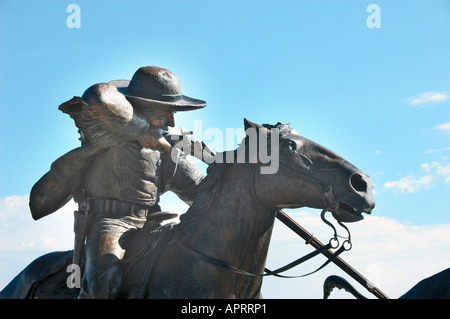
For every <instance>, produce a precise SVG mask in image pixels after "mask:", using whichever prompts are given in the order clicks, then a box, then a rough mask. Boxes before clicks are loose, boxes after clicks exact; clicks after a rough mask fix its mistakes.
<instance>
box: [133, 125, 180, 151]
mask: <svg viewBox="0 0 450 319" xmlns="http://www.w3.org/2000/svg"><path fill="white" fill-rule="evenodd" d="M137 141H138V142H139V144H141V146H142V147H146V148H151V149H152V150H155V151H160V152H170V151H171V150H172V146H171V145H170V144H169V142H167V140H166V139H165V137H164V136H163V135H162V131H161V129H159V128H154V129H148V130H147V131H146V132H145V133H144V134H143V135H142V136H140V137H139V138H138V140H137Z"/></svg>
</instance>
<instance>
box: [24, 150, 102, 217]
mask: <svg viewBox="0 0 450 319" xmlns="http://www.w3.org/2000/svg"><path fill="white" fill-rule="evenodd" d="M101 151H102V149H101V148H98V147H96V146H93V145H92V144H87V145H85V146H83V147H79V148H76V149H74V150H72V151H70V152H68V153H66V154H64V155H63V156H61V157H60V158H58V159H57V160H56V161H55V162H53V164H52V165H51V168H50V170H49V171H48V172H47V173H46V174H45V175H44V176H42V178H41V179H40V180H39V181H38V182H37V183H36V184H35V185H34V186H33V188H32V189H31V193H30V210H31V215H32V217H33V219H35V220H38V219H40V218H42V217H44V216H46V215H49V214H51V213H53V212H55V211H56V210H58V209H59V208H61V207H62V206H64V205H65V204H66V203H67V202H68V201H69V200H70V199H71V198H72V197H73V193H74V192H75V190H77V189H78V188H79V187H80V186H81V180H82V176H83V174H84V172H85V171H86V169H87V168H88V167H89V166H90V164H91V162H92V160H93V159H94V158H95V157H96V156H97V155H98V154H99V153H100V152H101Z"/></svg>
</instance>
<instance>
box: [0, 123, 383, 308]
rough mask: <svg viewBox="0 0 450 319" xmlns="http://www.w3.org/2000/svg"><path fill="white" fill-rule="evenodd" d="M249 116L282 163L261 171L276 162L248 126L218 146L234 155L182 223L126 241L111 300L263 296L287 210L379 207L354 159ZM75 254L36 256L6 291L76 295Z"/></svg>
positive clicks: (341, 212)
mask: <svg viewBox="0 0 450 319" xmlns="http://www.w3.org/2000/svg"><path fill="white" fill-rule="evenodd" d="M244 123H245V128H246V132H249V131H250V130H252V129H253V130H255V131H256V132H257V133H258V134H256V136H259V137H258V139H260V138H261V136H266V142H267V148H268V149H269V150H270V151H271V152H272V155H273V154H275V153H274V152H276V155H277V163H276V164H277V165H278V170H277V171H276V172H274V173H271V174H263V173H261V169H262V168H264V167H265V166H267V162H266V163H265V162H264V161H261V160H260V158H261V154H260V152H261V149H259V148H254V150H255V149H256V157H254V156H253V159H256V160H250V159H251V157H252V154H251V153H252V152H251V149H252V147H251V146H252V145H251V143H249V142H251V141H250V137H251V136H250V134H248V133H247V136H246V137H245V138H244V140H243V142H242V143H241V144H240V145H239V146H238V148H237V149H236V150H233V151H226V152H223V153H218V154H216V158H218V157H217V156H223V158H227V159H230V158H232V157H234V159H235V161H234V162H232V163H230V161H222V162H221V161H215V162H214V163H212V164H211V165H210V166H209V167H208V170H207V176H206V177H205V179H204V180H203V181H202V183H201V185H200V189H199V192H198V195H197V197H196V199H195V201H194V203H193V204H192V206H191V207H190V208H189V209H188V211H187V212H186V213H184V214H183V215H181V217H180V222H179V223H177V224H174V223H169V224H166V225H164V226H160V227H157V228H155V227H153V226H152V227H150V228H147V227H146V226H144V227H143V228H142V229H141V230H138V231H135V233H134V234H131V235H130V234H129V235H128V236H126V237H125V238H124V239H123V245H124V247H126V248H127V252H126V254H125V256H124V259H123V260H122V261H119V262H117V263H116V264H115V265H114V267H120V269H121V273H122V274H123V275H122V278H121V285H120V288H119V289H118V290H117V292H116V293H115V294H114V295H113V296H111V298H220V299H223V298H249V299H251V298H261V297H262V295H261V286H262V281H263V277H264V276H263V275H262V274H263V273H264V269H265V263H266V257H267V253H268V248H269V244H270V239H271V234H272V229H273V225H274V222H275V216H276V213H277V211H278V210H280V209H283V208H299V207H305V206H306V207H311V208H317V209H322V210H324V211H325V210H326V211H331V212H332V214H333V216H334V218H335V219H337V220H338V221H339V222H355V221H360V220H361V219H363V216H362V213H367V214H370V213H371V211H372V210H373V208H374V206H375V202H374V197H373V193H372V187H373V184H372V182H371V180H370V178H369V177H368V176H367V175H366V174H364V173H362V172H361V171H360V170H359V169H358V168H356V167H355V166H354V165H352V164H351V163H349V162H348V161H347V160H345V159H344V158H342V157H340V156H339V155H337V154H336V153H334V152H332V151H330V150H328V149H327V148H325V147H323V146H321V145H319V144H317V143H315V142H313V141H311V140H308V139H306V138H305V137H302V136H301V135H300V134H299V133H298V132H297V131H295V130H294V129H292V128H290V126H289V124H280V123H277V124H276V125H258V124H255V123H252V122H250V121H247V120H244ZM261 133H264V134H261ZM252 136H253V135H252ZM269 137H270V138H269ZM274 137H275V138H276V139H274ZM274 141H276V145H274ZM266 151H267V150H266ZM242 154H244V155H243V156H241V157H240V155H242ZM253 155H255V154H253ZM238 158H241V159H242V158H245V160H243V161H239V160H236V159H238ZM272 158H275V157H274V156H273V157H272ZM272 164H273V163H272ZM162 214H163V215H164V213H162ZM155 220H156V222H158V217H157V216H156V217H155ZM155 220H153V221H152V223H153V224H154V223H155ZM71 253H72V252H71V251H68V252H53V253H50V254H47V255H44V256H41V257H40V258H38V259H36V260H35V261H33V262H32V263H31V264H30V265H29V266H28V267H27V268H25V269H24V270H23V271H22V272H21V273H20V274H19V275H17V276H16V278H15V279H14V280H13V281H12V282H11V283H10V284H9V285H8V286H7V287H5V288H4V290H3V291H2V292H1V293H0V297H1V298H76V297H77V295H78V289H77V288H76V287H75V288H68V284H67V278H68V276H69V274H68V273H67V272H66V271H67V270H66V267H67V266H68V265H69V264H70V262H71V258H72V255H71ZM99 275H100V276H101V274H99ZM105 280H107V278H105Z"/></svg>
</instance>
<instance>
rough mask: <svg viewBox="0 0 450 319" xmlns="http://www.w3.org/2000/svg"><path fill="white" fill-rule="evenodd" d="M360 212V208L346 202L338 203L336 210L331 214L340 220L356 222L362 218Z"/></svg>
mask: <svg viewBox="0 0 450 319" xmlns="http://www.w3.org/2000/svg"><path fill="white" fill-rule="evenodd" d="M362 213H363V212H362V211H361V210H358V209H355V208H353V207H352V206H350V205H348V204H346V203H339V208H338V210H337V212H333V216H334V218H336V219H338V220H340V221H342V222H356V221H359V220H362V219H364V216H363V215H362Z"/></svg>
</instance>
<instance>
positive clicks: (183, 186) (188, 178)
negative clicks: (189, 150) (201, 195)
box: [161, 152, 204, 205]
mask: <svg viewBox="0 0 450 319" xmlns="http://www.w3.org/2000/svg"><path fill="white" fill-rule="evenodd" d="M161 158H162V162H163V165H162V182H163V183H162V189H161V193H164V192H166V191H168V190H170V191H172V192H174V193H175V194H177V196H178V197H179V198H180V199H181V200H183V201H184V202H185V203H186V204H188V205H192V203H193V202H194V199H195V197H196V196H197V192H198V187H199V185H200V182H201V181H202V180H203V178H204V176H203V175H202V172H201V171H200V169H199V168H198V166H197V165H196V164H195V162H194V159H193V158H192V157H191V156H189V157H185V158H179V159H178V163H175V162H174V161H173V160H172V159H171V156H170V153H167V152H165V153H162V154H161Z"/></svg>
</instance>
